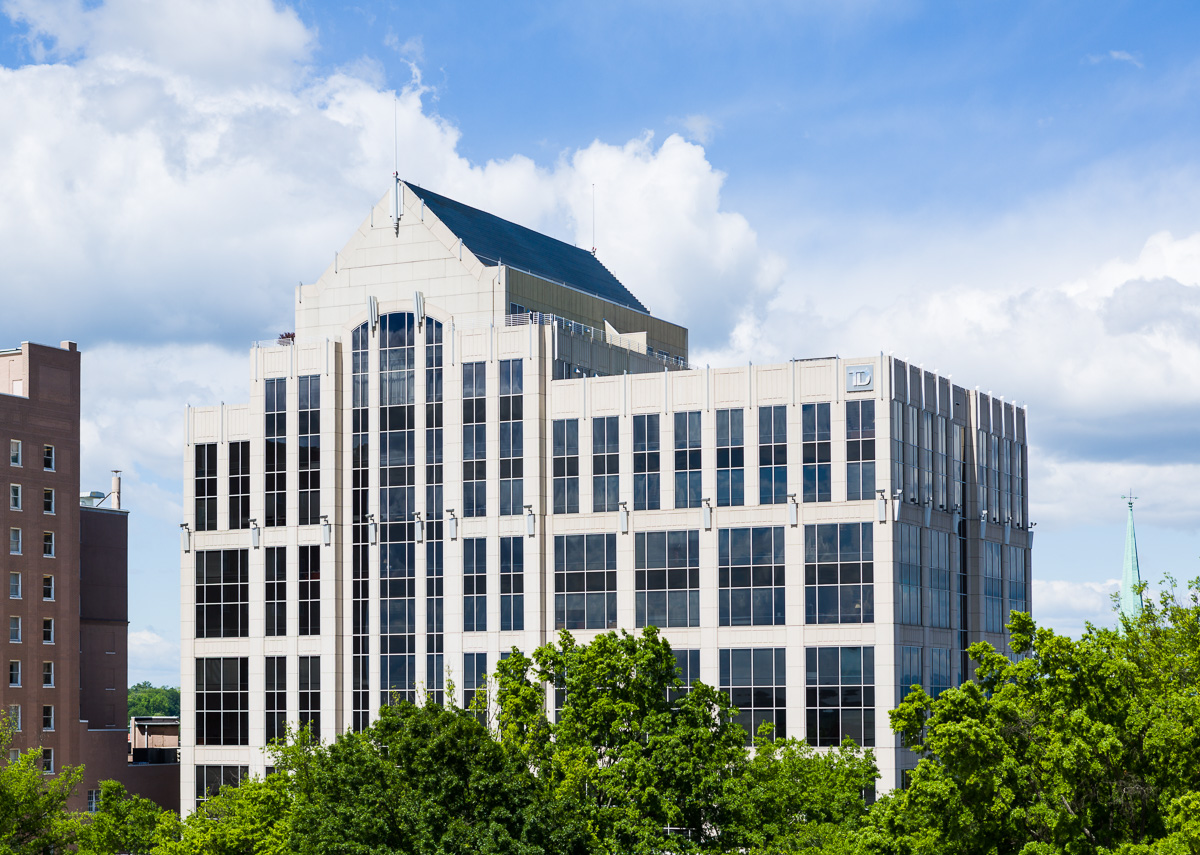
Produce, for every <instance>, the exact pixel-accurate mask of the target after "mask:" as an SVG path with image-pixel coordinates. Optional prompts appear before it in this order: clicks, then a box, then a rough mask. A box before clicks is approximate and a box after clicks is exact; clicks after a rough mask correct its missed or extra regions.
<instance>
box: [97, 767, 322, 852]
mask: <svg viewBox="0 0 1200 855" xmlns="http://www.w3.org/2000/svg"><path fill="white" fill-rule="evenodd" d="M292 802H293V794H292V792H291V787H290V783H289V781H288V780H287V778H286V777H285V776H282V775H268V776H267V778H266V780H259V779H250V780H246V781H242V783H240V784H239V785H238V786H236V787H221V788H220V789H219V790H218V791H217V793H216V795H214V796H213V797H212V798H210V799H208V800H206V801H204V802H201V803H200V804H199V805H197V806H196V809H195V810H194V811H192V812H191V813H190V814H188V816H187V817H186V818H185V819H184V820H183V821H182V822H180V821H179V820H178V819H177V818H175V816H174V814H172V813H170V811H167V812H166V815H165V816H160V817H159V820H158V825H157V827H156V829H155V832H154V836H155V840H156V845H155V847H154V849H153V850H152V855H283V853H287V852H291V851H292V850H291V848H290V847H289V845H288V835H289V834H290V832H291V807H292ZM101 804H103V803H101ZM330 851H336V850H330Z"/></svg>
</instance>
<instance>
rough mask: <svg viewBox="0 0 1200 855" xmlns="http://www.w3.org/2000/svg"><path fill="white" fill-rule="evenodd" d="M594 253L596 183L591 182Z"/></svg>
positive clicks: (594, 249) (593, 249)
mask: <svg viewBox="0 0 1200 855" xmlns="http://www.w3.org/2000/svg"><path fill="white" fill-rule="evenodd" d="M595 254H596V183H595V182H594V181H593V182H592V255H595Z"/></svg>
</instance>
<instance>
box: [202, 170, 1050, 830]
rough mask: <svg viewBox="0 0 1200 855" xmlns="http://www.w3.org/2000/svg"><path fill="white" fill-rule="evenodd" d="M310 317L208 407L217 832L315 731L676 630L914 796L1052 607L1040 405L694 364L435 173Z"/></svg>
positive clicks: (307, 303)
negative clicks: (975, 674)
mask: <svg viewBox="0 0 1200 855" xmlns="http://www.w3.org/2000/svg"><path fill="white" fill-rule="evenodd" d="M633 274H634V275H636V271H634V272H633ZM295 311H296V329H295V332H294V334H293V333H288V334H285V335H284V336H281V337H280V338H279V339H278V340H272V341H268V342H262V343H258V344H255V345H254V346H253V347H252V349H251V351H250V362H249V371H250V376H249V389H250V394H249V401H248V403H245V404H239V405H234V406H229V405H220V406H213V407H204V408H195V409H189V410H188V411H187V416H186V442H187V446H186V449H185V452H184V483H185V503H184V506H185V515H186V516H185V521H184V523H183V526H182V543H181V553H182V554H181V573H182V575H181V582H182V599H183V603H182V619H183V668H182V691H181V699H182V716H181V718H182V723H181V730H182V733H181V760H182V781H181V798H182V803H183V805H184V807H185V809H186V808H187V807H188V806H189V805H190V804H193V803H195V802H196V801H197V800H201V799H203V798H205V797H206V796H207V795H208V794H210V793H211V792H212V790H213V789H214V788H215V787H217V786H220V785H222V784H229V783H236V782H237V781H238V780H240V779H241V778H242V777H243V776H245V775H247V774H251V773H262V772H264V771H265V769H266V767H267V764H269V762H270V761H269V759H268V757H267V756H265V755H264V753H263V752H262V751H261V750H260V749H261V747H262V746H263V745H264V744H266V743H267V742H268V741H269V740H270V739H272V738H273V737H275V736H278V735H279V734H281V733H282V728H283V724H284V723H285V722H293V723H307V724H309V725H310V726H311V728H312V729H313V730H314V731H315V732H317V733H319V734H320V736H321V737H322V738H323V739H325V740H330V739H333V738H334V737H335V736H336V735H337V734H338V733H340V732H344V731H346V730H357V729H360V728H362V727H364V726H365V725H367V724H368V723H369V722H370V721H371V719H372V717H373V716H374V715H375V712H376V710H377V709H378V708H379V707H380V705H381V704H384V703H387V702H389V699H391V698H392V697H394V696H399V697H400V698H403V699H409V700H418V701H419V700H422V699H423V698H424V697H425V695H426V693H432V694H433V695H434V697H435V698H437V699H439V700H441V699H444V698H445V693H446V692H447V691H449V689H450V686H451V683H452V684H453V687H454V691H455V693H456V695H457V697H456V700H457V702H458V703H460V704H466V703H469V702H470V700H471V698H472V697H473V696H474V695H475V693H477V692H479V691H480V690H482V689H483V688H484V687H485V686H486V675H487V674H488V673H490V672H492V671H494V669H495V666H496V663H497V661H498V660H499V658H500V657H501V656H503V655H504V654H505V653H506V652H507V651H509V650H510V649H511V648H513V647H516V648H518V649H520V650H523V651H527V652H528V651H532V650H533V649H534V648H536V647H537V646H538V645H540V644H543V643H545V642H547V641H550V640H553V638H554V637H555V635H556V633H557V631H558V630H560V629H567V630H570V631H571V632H572V633H573V634H574V635H575V636H576V638H577V639H579V640H580V641H587V640H588V639H589V638H591V637H594V636H595V635H596V634H597V633H599V632H604V631H607V630H612V629H627V630H630V631H636V630H637V629H638V628H639V627H642V626H644V625H647V624H654V625H657V626H659V627H661V628H662V631H663V634H664V635H665V637H666V638H667V639H668V640H669V641H670V642H671V644H672V646H673V647H674V648H675V650H676V653H677V657H678V659H679V663H680V667H681V669H682V673H683V677H684V679H686V680H689V681H690V680H696V679H699V680H703V681H705V682H708V683H710V684H712V685H714V686H717V687H719V688H721V689H724V690H726V691H727V692H728V693H729V695H730V697H731V698H732V699H733V701H734V702H735V704H736V705H737V706H738V707H739V709H740V710H741V712H740V716H741V719H742V720H743V721H744V722H745V723H746V724H747V726H748V727H749V728H754V727H756V726H757V725H758V724H759V723H761V722H764V721H766V722H771V723H773V724H774V725H775V732H776V733H777V734H783V735H786V736H789V737H798V738H803V739H807V740H809V741H810V742H812V743H813V744H816V745H819V746H824V745H834V744H837V743H838V742H840V740H841V738H842V736H843V735H850V736H852V737H854V738H855V739H857V740H859V741H860V742H861V743H862V744H864V745H870V746H873V747H874V748H875V751H876V753H877V755H878V758H879V764H880V768H881V772H882V775H883V778H882V781H881V783H880V788H881V789H882V790H887V789H890V788H892V787H893V786H896V785H897V783H898V782H899V781H900V779H901V773H902V770H903V768H905V766H906V765H912V762H913V758H912V756H911V754H910V753H909V752H907V751H906V750H904V749H902V748H900V747H899V746H898V744H897V741H896V738H895V737H894V735H893V734H892V733H891V731H890V730H889V728H888V720H887V716H886V712H887V710H888V709H889V708H891V707H892V706H894V704H895V703H896V701H897V699H898V698H899V697H900V696H901V695H902V694H904V693H905V691H906V687H907V686H908V685H910V684H912V683H920V684H921V685H923V686H925V688H926V689H928V690H930V691H933V692H937V691H939V690H941V689H943V688H946V687H948V686H952V685H955V684H957V683H958V682H960V681H962V680H964V679H968V678H969V676H970V670H969V663H968V662H967V659H966V656H965V654H964V652H963V651H964V650H965V649H966V647H967V646H968V645H969V644H971V643H973V642H975V641H978V640H980V639H985V640H988V641H991V642H992V643H994V644H996V645H997V646H999V647H1004V644H1005V639H1004V623H1005V621H1006V616H1007V612H1008V610H1009V609H1022V610H1024V609H1028V608H1029V573H1030V563H1029V546H1030V541H1031V532H1030V531H1029V526H1028V510H1027V507H1028V500H1027V496H1028V481H1027V477H1026V473H1027V471H1028V468H1027V451H1026V449H1027V445H1026V439H1025V429H1026V428H1025V413H1024V411H1023V410H1022V409H1021V408H1019V407H1015V406H1013V404H1011V403H1006V402H1004V401H1002V400H1000V399H996V398H992V397H989V396H987V395H982V394H979V393H978V392H976V391H973V390H968V389H966V388H964V387H962V386H958V385H955V384H952V383H951V382H950V381H949V379H948V378H946V377H940V376H937V375H935V374H933V373H930V372H927V371H923V370H921V369H920V368H918V367H916V366H913V365H907V364H905V363H904V362H901V361H899V360H896V359H893V358H891V357H885V356H882V355H867V356H864V357H862V358H854V359H844V358H838V357H828V358H819V359H798V360H795V361H792V362H787V363H783V364H779V365H762V366H758V365H756V366H738V367H728V368H711V369H710V368H707V367H705V368H697V367H693V366H691V365H689V364H688V362H687V359H688V334H687V330H686V329H683V328H682V327H679V326H677V325H675V324H672V323H670V322H669V321H666V320H663V319H660V318H656V317H654V316H653V315H651V314H650V313H649V312H648V311H647V310H646V308H645V307H644V306H643V305H642V304H641V303H640V302H639V301H638V299H637V298H636V297H635V296H634V295H633V294H632V293H630V291H629V290H627V289H626V287H625V286H624V285H622V284H621V282H619V281H618V280H617V279H616V278H615V277H614V276H613V274H612V273H611V272H610V271H609V270H608V269H606V268H605V267H604V266H603V265H602V264H601V263H600V262H599V261H598V260H597V259H596V258H595V256H593V255H592V254H591V253H589V252H586V251H584V250H580V249H577V248H575V247H572V246H570V245H568V244H565V243H562V242H560V241H556V240H553V239H551V238H549V237H546V236H544V235H541V234H538V233H536V232H533V231H530V230H528V229H525V228H522V227H520V226H517V225H514V224H513V223H510V222H506V221H504V220H502V219H499V218H497V217H494V216H492V215H490V214H487V213H484V212H482V211H478V210H476V209H473V208H470V207H468V206H466V205H463V204H461V203H458V202H455V201H453V200H450V199H447V198H445V197H442V196H439V195H437V194H435V193H432V192H430V191H428V190H425V189H423V188H420V187H416V186H412V185H409V184H405V183H398V184H397V185H396V188H395V190H394V191H393V192H392V193H391V194H389V197H388V198H385V199H384V200H383V201H382V202H381V203H380V204H379V205H377V206H376V207H375V208H374V209H373V210H372V211H371V212H370V214H369V215H368V217H367V218H366V219H365V220H364V221H363V223H362V224H361V225H360V226H359V228H358V229H357V231H356V232H355V233H354V234H353V235H352V237H351V238H350V240H349V241H348V242H347V243H346V245H345V246H344V247H343V248H342V249H341V250H340V251H339V252H338V253H337V254H336V259H335V261H334V263H333V264H331V265H330V267H329V268H328V269H327V270H326V271H325V272H324V273H323V274H322V275H321V277H320V279H319V280H318V281H317V282H316V283H314V284H311V285H302V286H300V287H299V288H298V289H297V290H296V294H295ZM553 701H554V695H553V693H552V692H551V693H550V694H549V695H548V702H549V703H550V705H551V706H552V705H553Z"/></svg>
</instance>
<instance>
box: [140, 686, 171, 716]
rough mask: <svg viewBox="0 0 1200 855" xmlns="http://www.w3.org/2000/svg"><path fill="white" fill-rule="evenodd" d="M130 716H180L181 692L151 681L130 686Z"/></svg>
mask: <svg viewBox="0 0 1200 855" xmlns="http://www.w3.org/2000/svg"><path fill="white" fill-rule="evenodd" d="M129 715H130V716H135V715H179V690H178V689H176V688H174V687H172V686H154V685H151V684H150V682H149V681H142V682H141V683H137V684H136V685H133V686H130V687H129Z"/></svg>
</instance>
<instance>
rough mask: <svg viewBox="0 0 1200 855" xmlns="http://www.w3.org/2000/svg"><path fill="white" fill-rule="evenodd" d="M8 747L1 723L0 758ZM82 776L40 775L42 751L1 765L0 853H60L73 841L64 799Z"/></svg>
mask: <svg viewBox="0 0 1200 855" xmlns="http://www.w3.org/2000/svg"><path fill="white" fill-rule="evenodd" d="M11 744H12V728H11V726H10V725H9V723H8V721H7V720H6V719H0V754H6V753H7V752H8V747H9V746H10V745H11ZM82 777H83V767H81V766H75V767H71V766H67V767H64V768H63V769H61V770H59V772H58V773H57V774H55V775H47V774H45V773H43V772H42V756H41V750H40V749H38V748H31V749H30V750H29V751H26V752H25V753H24V754H21V755H20V756H18V757H17V759H15V760H11V761H8V762H6V763H3V764H2V765H0V846H3V847H5V848H4V849H0V851H3V852H8V853H18V855H25V853H29V855H34V853H37V855H40V853H43V852H49V851H51V850H62V849H64V848H65V847H67V846H69V845H70V844H71V843H72V842H74V840H75V836H76V833H77V831H78V823H77V821H76V819H75V817H74V816H73V815H72V814H71V813H69V812H68V811H67V800H68V799H69V798H70V797H71V795H72V793H74V791H75V788H76V787H77V786H78V785H79V780H80V778H82Z"/></svg>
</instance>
